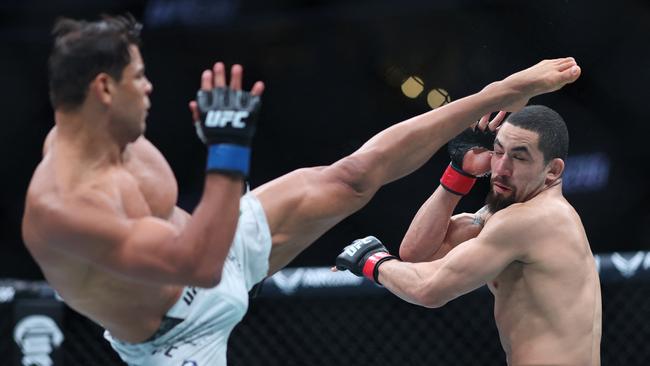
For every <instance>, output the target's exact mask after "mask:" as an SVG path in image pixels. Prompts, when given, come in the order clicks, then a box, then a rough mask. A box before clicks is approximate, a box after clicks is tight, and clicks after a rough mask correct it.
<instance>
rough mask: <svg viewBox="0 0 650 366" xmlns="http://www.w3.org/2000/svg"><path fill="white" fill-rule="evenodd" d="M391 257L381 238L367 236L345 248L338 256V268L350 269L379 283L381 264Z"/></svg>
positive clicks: (341, 269) (342, 269) (393, 257)
mask: <svg viewBox="0 0 650 366" xmlns="http://www.w3.org/2000/svg"><path fill="white" fill-rule="evenodd" d="M391 259H397V257H395V256H394V255H390V254H389V253H388V250H387V249H386V247H385V246H384V244H382V243H381V242H380V241H379V239H377V238H375V237H374V236H367V237H365V238H363V239H357V240H355V241H353V242H352V244H350V245H348V246H347V247H345V248H344V249H343V253H341V254H339V256H338V257H336V268H337V269H338V270H339V271H344V270H349V271H350V272H352V273H354V274H355V275H357V276H366V277H367V278H369V279H371V280H373V281H375V282H376V283H379V279H378V276H379V271H378V270H379V265H380V264H382V263H383V262H385V261H387V260H391Z"/></svg>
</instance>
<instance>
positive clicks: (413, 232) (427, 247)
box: [399, 186, 462, 262]
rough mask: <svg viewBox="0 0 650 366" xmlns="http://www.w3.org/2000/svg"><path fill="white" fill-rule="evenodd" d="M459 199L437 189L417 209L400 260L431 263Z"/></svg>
mask: <svg viewBox="0 0 650 366" xmlns="http://www.w3.org/2000/svg"><path fill="white" fill-rule="evenodd" d="M461 197H462V196H459V195H456V194H453V193H450V192H449V191H447V190H445V189H444V188H442V186H438V188H437V189H436V190H435V192H434V193H433V194H432V195H431V197H429V199H427V201H426V202H425V203H424V204H423V205H422V207H420V209H419V210H418V213H417V214H416V215H415V218H414V219H413V221H412V222H411V225H410V226H409V228H408V231H407V232H406V235H405V236H404V239H403V240H402V244H401V245H400V248H399V253H400V257H401V258H402V259H403V260H405V261H409V262H423V261H430V260H432V259H433V256H434V254H436V252H437V251H438V250H439V249H440V246H441V245H442V243H443V240H444V239H445V236H446V235H447V229H448V228H449V221H450V218H451V215H452V214H453V211H454V208H455V207H456V205H457V204H458V202H459V201H460V199H461Z"/></svg>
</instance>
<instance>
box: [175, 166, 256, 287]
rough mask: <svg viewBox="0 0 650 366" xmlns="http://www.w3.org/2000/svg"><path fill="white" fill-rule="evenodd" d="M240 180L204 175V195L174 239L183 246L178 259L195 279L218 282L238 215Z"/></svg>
mask: <svg viewBox="0 0 650 366" xmlns="http://www.w3.org/2000/svg"><path fill="white" fill-rule="evenodd" d="M242 189H243V180H242V179H241V178H237V177H234V176H230V175H224V174H214V173H211V174H207V175H206V179H205V187H204V190H203V196H202V198H201V200H200V201H199V204H198V205H197V207H196V209H195V210H194V212H193V214H192V217H191V218H190V219H189V220H188V222H187V225H186V226H185V227H184V228H183V230H182V232H181V233H180V235H179V236H178V238H177V239H176V245H178V246H180V247H183V248H186V250H185V256H184V258H182V259H181V260H182V261H183V263H184V265H182V266H181V268H182V267H187V268H186V269H185V270H186V273H188V274H190V273H191V274H192V275H191V277H192V279H193V280H194V281H199V282H200V283H202V284H203V285H204V286H203V287H207V286H205V285H206V283H205V282H207V283H210V282H212V285H214V284H216V283H218V281H219V279H220V275H221V270H222V268H223V263H224V262H225V259H226V256H227V255H228V251H229V250H230V246H231V244H232V241H233V239H234V236H235V231H236V229H237V221H238V218H239V200H240V197H241V192H242Z"/></svg>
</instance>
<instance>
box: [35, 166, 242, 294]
mask: <svg viewBox="0 0 650 366" xmlns="http://www.w3.org/2000/svg"><path fill="white" fill-rule="evenodd" d="M241 191H242V180H241V179H238V178H232V177H229V176H226V175H220V174H208V176H207V177H206V184H205V187H204V193H203V197H202V198H201V201H200V202H199V204H198V206H197V208H196V210H195V211H194V214H193V216H191V217H189V216H187V214H186V213H184V212H183V211H182V210H180V209H177V210H176V211H175V213H174V214H173V215H172V218H171V220H170V221H172V222H182V221H186V225H184V227H183V228H182V229H179V228H178V227H177V226H175V225H173V224H172V223H170V222H168V221H165V220H162V219H158V218H155V217H153V216H147V217H143V218H138V219H131V218H128V217H125V215H124V213H123V212H121V209H120V208H119V207H115V205H114V204H113V203H112V202H113V201H112V200H111V199H110V198H108V197H105V196H103V195H102V194H101V193H99V192H86V193H81V194H79V195H78V196H76V197H73V198H71V199H69V200H67V201H65V202H62V200H60V199H56V200H48V199H47V198H41V199H34V198H29V196H28V200H27V205H26V212H25V216H26V217H29V218H30V219H29V224H27V225H24V226H23V229H24V232H23V235H24V238H25V240H26V241H30V242H37V243H41V244H42V245H47V246H48V248H52V249H55V250H59V251H63V252H65V253H66V254H67V255H73V256H76V257H78V258H81V259H83V260H85V261H88V262H89V263H90V264H93V265H97V266H99V267H101V268H103V269H105V270H107V271H110V272H112V273H114V274H115V275H118V276H122V277H126V278H128V279H131V280H134V281H141V282H149V283H158V284H180V285H195V286H201V287H211V286H215V285H216V284H218V283H219V280H220V276H221V271H222V268H223V263H224V261H225V258H226V255H227V254H228V251H229V249H230V245H231V243H232V240H233V237H234V233H235V229H236V226H237V219H238V215H239V197H240V194H241Z"/></svg>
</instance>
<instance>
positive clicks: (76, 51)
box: [48, 13, 142, 109]
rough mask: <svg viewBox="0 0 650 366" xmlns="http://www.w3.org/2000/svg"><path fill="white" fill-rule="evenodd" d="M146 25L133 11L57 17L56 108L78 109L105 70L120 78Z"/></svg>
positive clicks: (52, 66)
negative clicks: (82, 17) (91, 18)
mask: <svg viewBox="0 0 650 366" xmlns="http://www.w3.org/2000/svg"><path fill="white" fill-rule="evenodd" d="M141 29H142V25H141V24H140V23H138V22H137V21H136V20H135V18H134V17H133V16H132V15H131V14H128V13H127V14H126V15H123V16H108V15H103V16H102V18H101V20H97V21H92V22H89V21H85V20H74V19H69V18H59V19H57V21H56V23H55V24H54V27H53V29H52V35H53V36H54V38H55V39H54V45H53V48H52V52H51V54H50V58H49V62H48V68H49V88H50V102H51V103H52V106H53V107H54V108H55V109H58V108H61V109H75V108H76V107H78V106H80V105H81V104H82V103H83V101H84V99H85V98H86V95H87V93H88V86H89V84H90V82H91V81H92V80H93V79H94V78H95V77H96V76H97V75H98V74H99V73H102V72H105V73H107V74H108V75H110V76H111V77H112V78H114V79H115V80H117V81H120V80H121V78H122V71H123V70H124V68H125V67H126V66H128V64H129V63H130V62H131V54H130V52H129V47H130V46H131V45H136V46H140V43H141V42H140V30H141Z"/></svg>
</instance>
